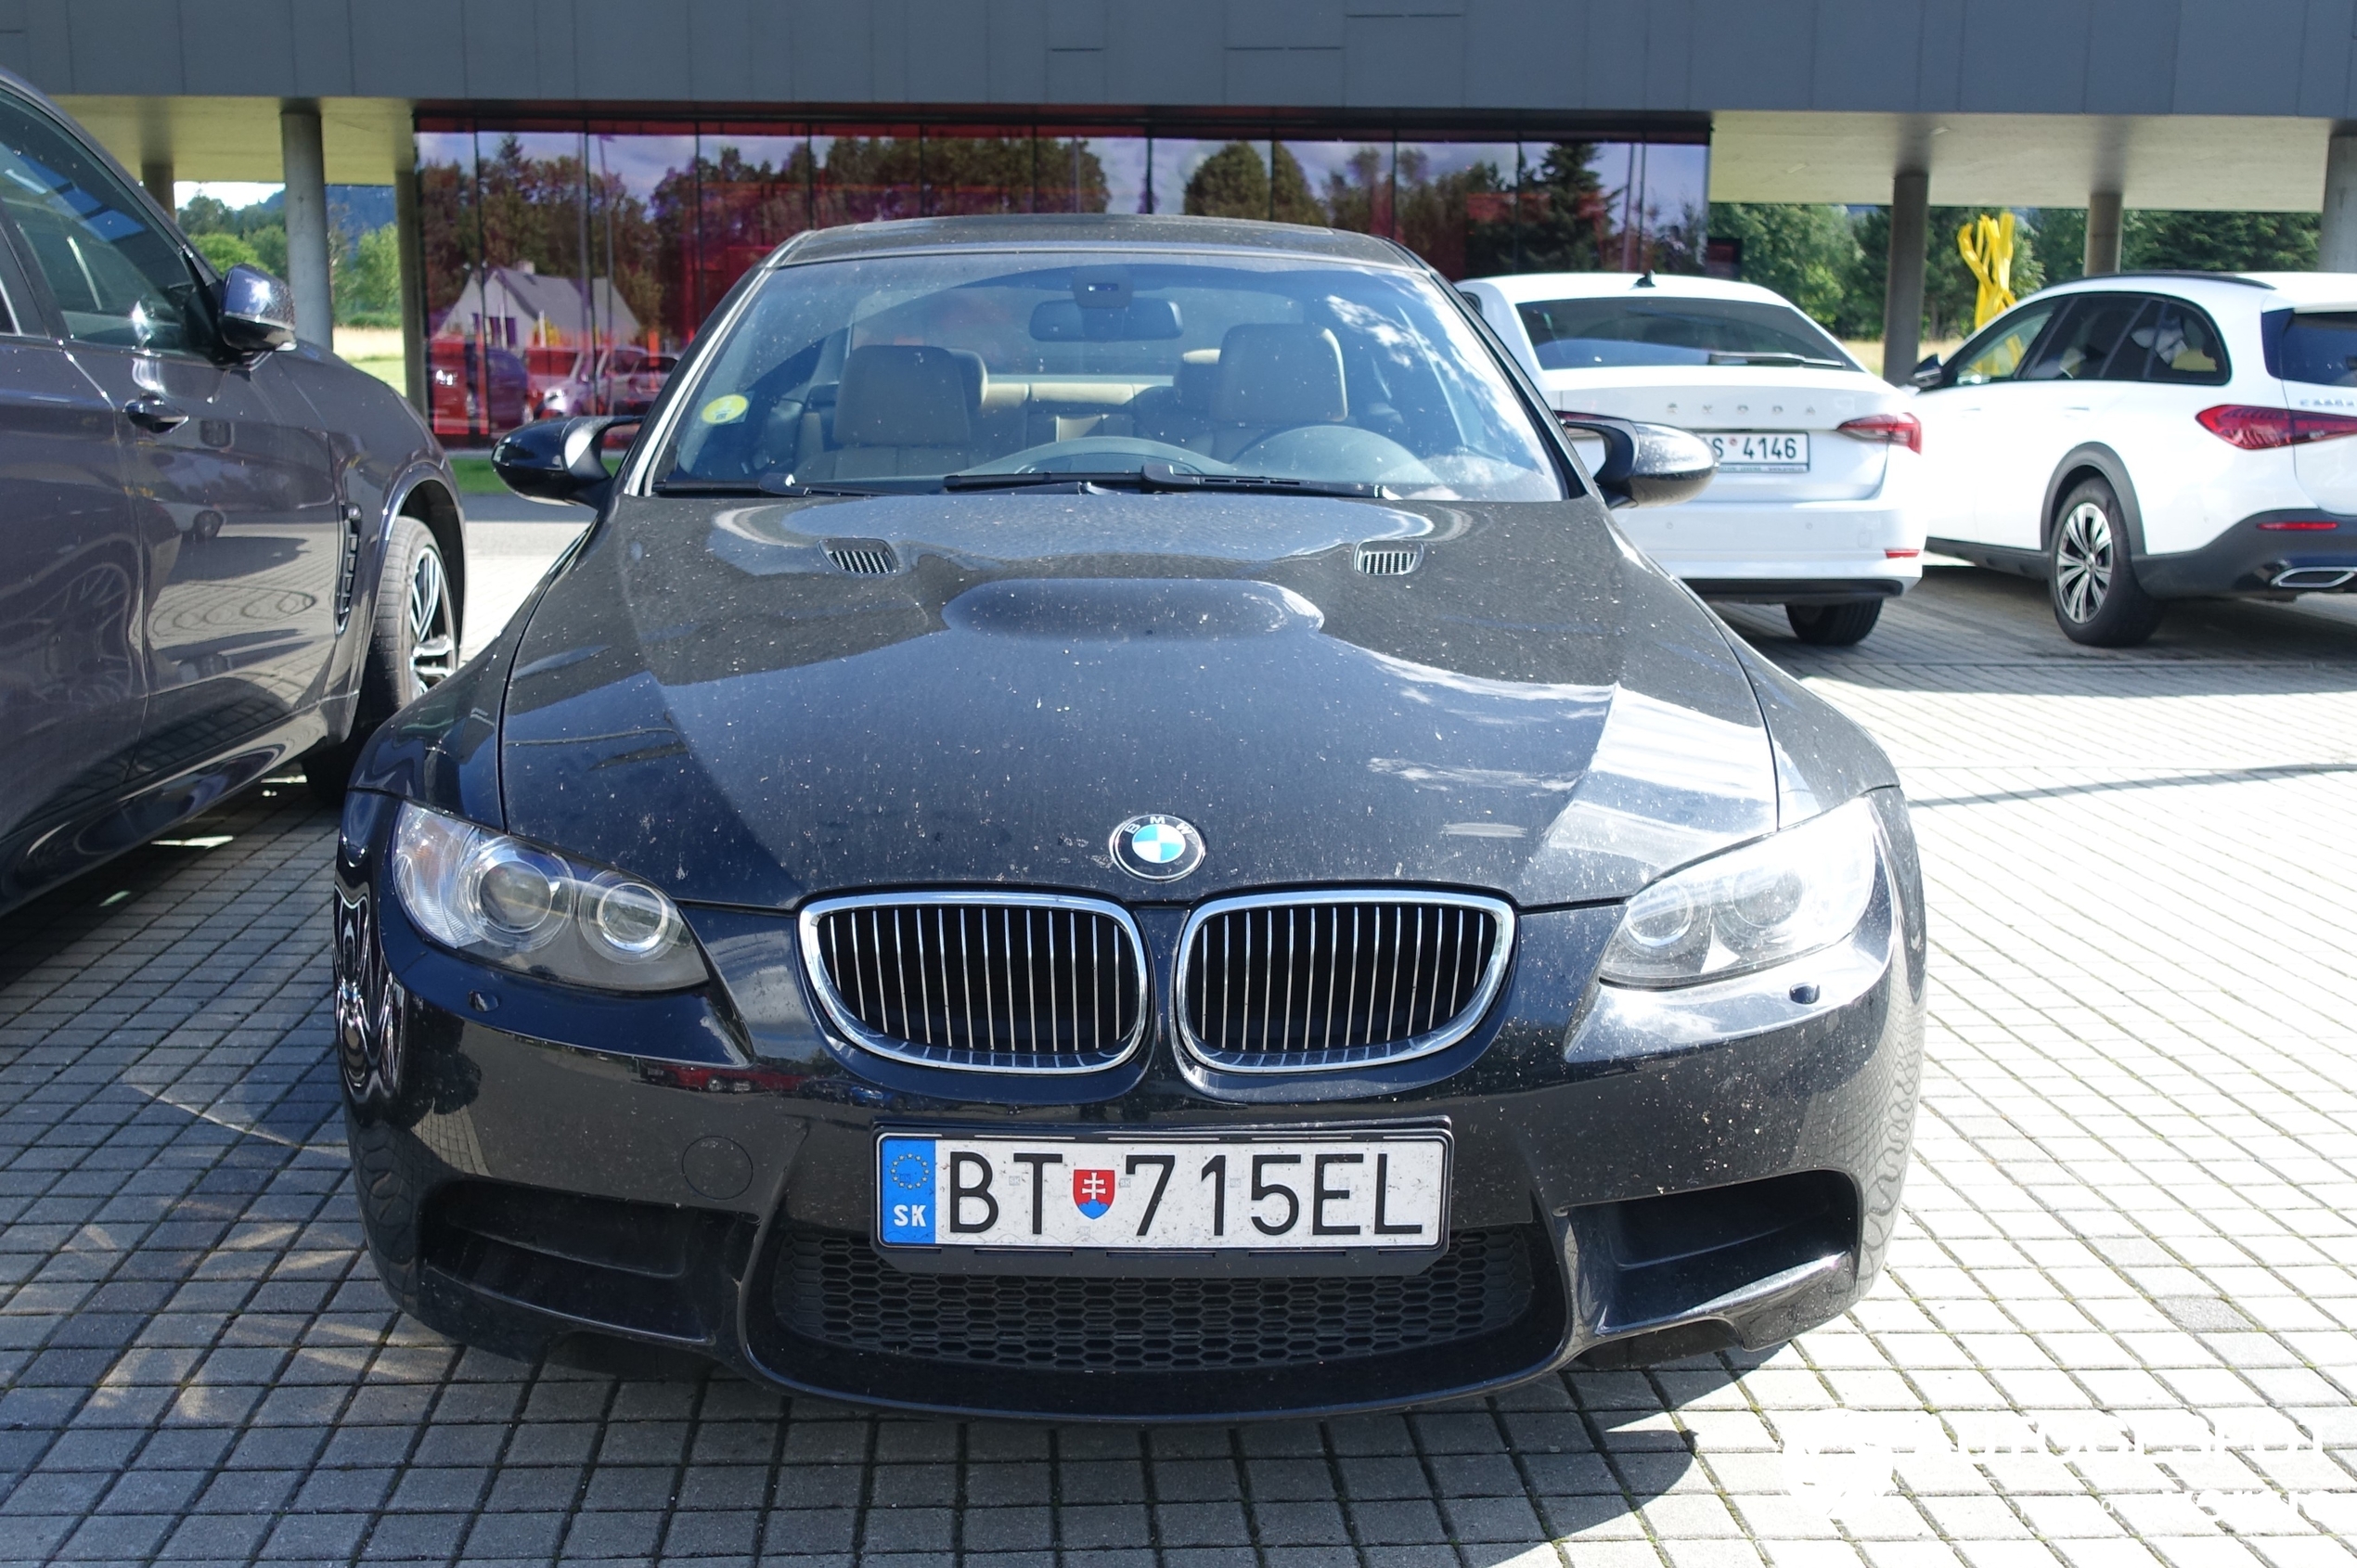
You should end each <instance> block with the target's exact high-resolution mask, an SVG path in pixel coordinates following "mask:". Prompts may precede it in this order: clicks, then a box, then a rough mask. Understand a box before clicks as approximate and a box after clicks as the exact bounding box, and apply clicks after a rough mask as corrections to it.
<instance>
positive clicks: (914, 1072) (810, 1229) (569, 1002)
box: [336, 791, 1924, 1420]
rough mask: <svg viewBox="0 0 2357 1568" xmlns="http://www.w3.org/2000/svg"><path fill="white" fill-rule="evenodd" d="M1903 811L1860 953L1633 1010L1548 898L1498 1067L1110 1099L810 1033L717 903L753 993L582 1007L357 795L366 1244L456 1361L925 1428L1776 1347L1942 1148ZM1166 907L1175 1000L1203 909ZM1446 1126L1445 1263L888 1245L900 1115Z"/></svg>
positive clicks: (1423, 1390)
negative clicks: (1156, 1258)
mask: <svg viewBox="0 0 2357 1568" xmlns="http://www.w3.org/2000/svg"><path fill="white" fill-rule="evenodd" d="M373 800H375V801H378V802H382V803H383V806H384V807H389V806H390V801H389V800H387V799H386V798H385V797H373ZM1877 800H1878V803H1880V804H1881V805H1882V807H1883V810H1882V817H1883V820H1884V823H1885V831H1886V844H1887V852H1886V859H1887V865H1888V866H1889V868H1890V870H1891V873H1892V874H1891V875H1890V876H1889V877H1888V878H1887V879H1886V881H1885V885H1884V891H1883V893H1882V894H1881V895H1880V896H1879V897H1878V899H1877V901H1876V904H1875V906H1874V909H1873V910H1872V911H1870V913H1869V916H1868V918H1867V919H1866V921H1865V922H1864V923H1863V924H1861V928H1860V930H1859V932H1857V933H1856V935H1855V936H1854V938H1853V939H1852V940H1851V941H1850V942H1849V943H1848V944H1846V945H1841V946H1837V947H1836V948H1834V949H1830V950H1828V951H1826V952H1823V953H1820V954H1817V955H1813V956H1811V957H1810V958H1805V959H1801V960H1797V961H1796V962H1795V963H1794V964H1791V965H1787V966H1785V967H1784V969H1783V970H1777V971H1771V972H1770V973H1767V974H1763V975H1758V976H1753V977H1748V978H1746V979H1744V980H1739V981H1734V982H1725V983H1719V984H1716V985H1711V986H1705V987H1697V988H1694V989H1693V990H1691V991H1687V992H1682V993H1674V994H1664V993H1640V992H1628V991H1622V990H1619V989H1616V988H1609V987H1600V986H1598V985H1596V984H1595V983H1593V982H1592V979H1591V976H1592V973H1593V970H1594V967H1595V963H1596V960H1597V958H1598V956H1599V954H1600V953H1601V951H1602V948H1603V945H1604V941H1605V940H1606V939H1607V938H1608V937H1609V935H1610V933H1611V932H1612V930H1613V928H1614V925H1615V924H1616V920H1617V917H1618V909H1617V906H1587V907H1580V908H1571V909H1558V910H1539V911H1527V912H1525V913H1524V914H1523V915H1522V917H1521V921H1520V927H1521V929H1520V934H1519V937H1518V940H1517V945H1516V952H1515V955H1514V958H1513V968H1512V970H1511V972H1510V974H1509V976H1508V979H1507V982H1506V986H1505V989H1504V991H1503V992H1502V994H1501V995H1500V998H1499V1000H1498V1002H1497V1003H1496V1004H1495V1005H1494V1006H1493V1007H1492V1009H1491V1010H1490V1014H1489V1016H1488V1018H1487V1019H1486V1020H1485V1021H1484V1022H1483V1024H1482V1026H1481V1027H1480V1028H1479V1029H1478V1030H1476V1031H1475V1034H1474V1035H1472V1036H1471V1037H1469V1038H1468V1039H1466V1040H1465V1041H1463V1042H1462V1043H1461V1044H1459V1045H1457V1046H1454V1047H1450V1048H1449V1050H1448V1051H1446V1052H1443V1053H1441V1054H1440V1055H1437V1056H1435V1057H1431V1058H1426V1059H1423V1060H1416V1061H1411V1062H1405V1063H1400V1064H1397V1066H1395V1067H1391V1068H1388V1069H1383V1070H1378V1071H1376V1072H1372V1073H1366V1074H1364V1075H1363V1076H1362V1075H1356V1074H1339V1075H1326V1076H1321V1077H1320V1078H1317V1079H1314V1080H1312V1079H1307V1078H1305V1079H1300V1080H1294V1081H1290V1082H1279V1081H1270V1080H1265V1079H1264V1080H1257V1081H1255V1082H1253V1083H1251V1084H1243V1083H1223V1082H1220V1081H1217V1080H1216V1079H1205V1078H1204V1075H1203V1074H1202V1073H1200V1072H1199V1071H1197V1072H1195V1073H1192V1074H1191V1075H1190V1074H1189V1073H1185V1072H1182V1071H1181V1070H1180V1068H1179V1066H1178V1062H1177V1060H1176V1059H1175V1057H1174V1054H1173V1051H1174V1047H1173V1045H1172V1042H1171V1040H1170V1039H1169V1037H1168V1033H1167V1029H1166V1027H1164V1028H1163V1029H1160V1030H1158V1031H1157V1033H1156V1034H1155V1035H1154V1036H1153V1039H1152V1041H1151V1043H1150V1046H1149V1048H1147V1049H1145V1050H1143V1051H1141V1052H1140V1053H1139V1055H1138V1056H1137V1057H1136V1058H1134V1059H1133V1060H1131V1061H1129V1062H1126V1063H1124V1064H1123V1065H1122V1066H1121V1067H1119V1068H1115V1069H1109V1070H1107V1071H1106V1072H1104V1073H1092V1074H1088V1075H1086V1076H1085V1078H1083V1079H1079V1080H1074V1079H1063V1080H1056V1081H1053V1082H1048V1081H1042V1080H1037V1079H1021V1078H1002V1077H1000V1076H998V1075H989V1076H987V1077H984V1076H981V1075H975V1074H965V1073H940V1072H937V1071H934V1070H929V1069H925V1068H921V1067H907V1066H901V1065H898V1064H893V1063H886V1062H882V1061H879V1060H875V1059H872V1058H867V1057H863V1056H862V1055H860V1054H859V1053H858V1052H857V1051H856V1049H855V1048H854V1047H849V1046H847V1045H845V1044H844V1043H843V1042H841V1041H838V1040H833V1039H831V1038H829V1037H828V1036H827V1035H824V1034H823V1033H822V1032H821V1031H820V1030H819V1029H818V1027H817V1026H816V1025H814V1024H813V1023H812V1022H810V1019H811V1014H810V1011H809V1009H808V998H807V995H806V989H805V987H804V986H803V985H802V983H801V982H800V971H799V969H798V967H797V966H798V959H797V958H795V957H794V951H795V948H794V943H793V940H792V929H793V928H792V917H791V916H790V915H783V914H769V913H766V912H764V913H749V912H744V911H720V910H712V909H690V910H689V919H690V923H691V924H692V925H693V926H694V927H695V930H696V932H697V935H698V937H699V939H700V940H701V941H702V944H703V945H704V947H705V950H706V952H707V953H708V954H709V955H710V956H711V957H712V959H713V963H714V967H715V971H716V972H717V973H718V974H719V975H721V976H722V980H721V981H719V982H717V983H714V984H712V985H711V986H709V987H707V988H706V989H705V990H703V991H701V992H691V993H686V994H680V995H675V996H663V997H644V998H616V997H586V996H584V995H583V994H581V993H578V992H567V991H565V990H563V989H562V988H559V987H553V986H547V985H543V984H540V983H535V982H532V981H529V980H526V979H522V978H521V977H518V976H514V975H510V974H508V973H506V972H504V971H494V970H487V969H485V968H483V967H482V966H479V965H476V964H473V963H471V962H469V961H466V960H463V959H460V958H455V957H453V956H451V955H449V954H446V953H444V952H441V951H439V950H436V949H433V948H431V947H429V946H428V945H425V944H424V943H423V942H422V941H421V940H420V939H419V936H418V935H417V933H416V932H414V931H413V930H412V929H411V928H410V926H409V925H408V922H407V920H406V918H405V917H404V915H403V914H402V912H401V910H400V908H399V906H398V905H397V903H395V902H393V900H391V899H390V898H380V896H379V892H380V877H379V874H378V865H377V860H378V856H379V855H380V850H381V845H382V843H383V841H384V838H385V836H386V833H387V832H388V831H389V829H390V821H391V817H392V815H393V813H392V811H391V810H390V809H384V808H372V807H369V806H364V807H363V808H361V809H360V810H359V811H357V812H355V813H354V816H355V817H356V818H370V817H371V814H372V811H373V826H368V827H366V828H364V830H363V831H362V832H360V833H359V834H356V835H353V834H348V835H347V838H346V841H345V842H344V845H343V847H342V852H341V854H340V856H339V868H338V899H337V906H338V932H337V943H336V957H337V977H338V984H337V1000H338V1006H337V1017H338V1032H339V1043H340V1052H341V1059H342V1061H343V1075H344V1080H345V1086H346V1090H347V1095H348V1099H349V1102H350V1131H351V1137H352V1143H353V1150H354V1166H355V1169H356V1172H357V1174H358V1178H359V1187H360V1191H361V1197H362V1212H363V1216H364V1219H365V1222H366V1226H367V1234H368V1240H369V1243H370V1247H371V1249H372V1253H373V1254H374V1256H375V1260H376V1263H377V1266H378V1270H379V1273H380V1276H381V1278H382V1279H384V1281H385V1283H386V1285H387V1287H388V1288H389V1290H390V1291H391V1292H392V1293H393V1296H394V1298H395V1299H396V1300H397V1301H398V1302H399V1304H400V1305H402V1306H403V1307H405V1308H406V1309H407V1310H408V1311H410V1312H412V1313H414V1314H416V1315H417V1316H418V1317H420V1318H422V1319H424V1320H425V1321H426V1322H427V1323H428V1324H430V1325H431V1326H432V1327H434V1328H436V1329H438V1330H442V1331H444V1332H445V1333H448V1334H450V1335H452V1336H453V1337H455V1338H457V1339H460V1340H463V1341H467V1342H470V1343H480V1344H483V1345H485V1346H486V1347H489V1348H493V1349H496V1350H500V1351H503V1352H506V1353H509V1354H514V1355H522V1356H531V1355H535V1354H537V1353H539V1352H541V1351H544V1350H546V1349H547V1348H548V1347H549V1346H550V1345H551V1344H552V1343H555V1342H558V1341H560V1340H562V1339H565V1338H566V1337H568V1336H571V1335H576V1334H585V1333H586V1334H592V1335H597V1336H601V1337H604V1338H607V1339H620V1340H624V1341H629V1342H636V1343H639V1344H642V1345H647V1346H669V1347H673V1348H676V1349H683V1350H689V1351H694V1352H697V1353H700V1354H702V1355H704V1356H712V1357H715V1358H716V1359H718V1360H720V1361H722V1362H724V1363H726V1364H728V1365H729V1366H731V1367H733V1368H735V1369H738V1370H739V1371H741V1373H743V1374H744V1375H746V1376H749V1377H752V1378H755V1379H758V1380H761V1381H764V1382H769V1383H771V1384H773V1385H776V1386H778V1387H780V1388H784V1389H787V1390H790V1391H794V1392H804V1393H812V1394H823V1395H827V1396H831V1397H838V1398H844V1399H850V1400H853V1401H857V1402H860V1403H864V1404H870V1405H882V1406H893V1407H905V1408H912V1409H923V1410H932V1411H946V1412H960V1413H984V1412H986V1413H991V1414H997V1415H1012V1416H1021V1417H1037V1418H1046V1419H1055V1420H1075V1419H1077V1420H1089V1419H1113V1420H1233V1419H1244V1418H1252V1417H1258V1416H1268V1415H1276V1414H1286V1415H1298V1414H1331V1413H1335V1412H1341V1411H1346V1410H1355V1409H1370V1408H1381V1407H1397V1406H1400V1405H1405V1404H1410V1403H1420V1402H1423V1401H1428V1400H1434V1399H1441V1398H1450V1397H1457V1396H1461V1395H1464V1394H1477V1393H1481V1392H1484V1391H1486V1390H1489V1389H1494V1388H1499V1387H1502V1386H1506V1385H1508V1384H1511V1383H1513V1382H1519V1381H1521V1380H1523V1379H1526V1378H1528V1377H1533V1376H1537V1375H1539V1374H1542V1373H1544V1372H1546V1371H1549V1370H1551V1369H1555V1368H1558V1367H1561V1366H1563V1365H1565V1364H1566V1363H1567V1362H1570V1361H1572V1360H1574V1359H1578V1358H1584V1359H1585V1361H1586V1362H1587V1364H1590V1365H1612V1364H1631V1363H1636V1362H1642V1361H1647V1360H1655V1359H1663V1358H1668V1357H1673V1356H1684V1355H1689V1354H1694V1353H1695V1352H1698V1351H1702V1350H1707V1349H1711V1348H1717V1347H1720V1346H1724V1345H1727V1344H1732V1343H1740V1344H1743V1345H1745V1346H1750V1347H1755V1348H1757V1347H1763V1346H1766V1345H1769V1344H1772V1343H1778V1342H1780V1341H1782V1340H1784V1339H1786V1338H1789V1337H1791V1336H1792V1335H1793V1334H1795V1333H1797V1332H1799V1331H1801V1330H1805V1329H1807V1328H1810V1327H1811V1326H1813V1325H1815V1324H1817V1323H1820V1322H1822V1321H1823V1320H1825V1319H1826V1318H1827V1317H1832V1316H1834V1315H1835V1314H1836V1313H1838V1312H1840V1311H1841V1310H1843V1309H1844V1308H1845V1307H1846V1306H1847V1305H1848V1304H1849V1303H1850V1302H1851V1301H1852V1300H1854V1299H1855V1298H1856V1297H1857V1295H1858V1294H1859V1293H1861V1292H1862V1291H1863V1290H1864V1289H1865V1288H1866V1287H1867V1285H1868V1284H1869V1283H1871V1281H1872V1279H1874V1275H1875V1273H1876V1272H1877V1270H1878V1269H1879V1267H1880V1265H1881V1261H1882V1257H1883V1254H1884V1251H1885V1248H1886V1246H1887V1240H1888V1237H1889V1232H1890V1227H1891V1224H1892V1221H1893V1218H1894V1215H1895V1214H1896V1209H1897V1204H1898V1201H1899V1194H1900V1181H1901V1177H1902V1174H1903V1171H1904V1168H1905V1164H1906V1160H1907V1154H1908V1150H1909V1146H1910V1142H1911V1139H1912V1131H1913V1112H1914V1101H1915V1092H1916V1080H1917V1073H1918V1065H1919V1060H1920V1055H1921V1047H1922V1033H1923V999H1924V970H1923V962H1924V944H1923V924H1922V916H1921V907H1920V894H1919V891H1918V890H1919V878H1918V874H1917V872H1916V868H1915V864H1914V855H1913V842H1912V838H1911V837H1910V836H1909V834H1908V831H1907V828H1906V823H1905V815H1904V812H1905V808H1904V806H1903V805H1902V804H1901V803H1900V802H1899V801H1898V798H1897V796H1896V794H1895V792H1890V791H1886V792H1883V794H1881V795H1879V796H1878V797H1877ZM1136 913H1137V917H1138V919H1139V922H1140V927H1141V928H1142V929H1143V930H1144V931H1145V932H1146V935H1147V941H1148V945H1149V946H1150V948H1152V949H1153V950H1154V951H1155V953H1156V954H1157V957H1158V961H1159V963H1160V965H1161V967H1162V972H1161V973H1160V974H1159V975H1158V977H1157V979H1158V986H1157V993H1158V994H1161V995H1167V994H1168V993H1167V989H1166V985H1167V968H1168V965H1169V962H1170V950H1171V948H1172V946H1173V944H1174V939H1175V936H1176V933H1177V931H1178V925H1179V923H1180V921H1181V920H1182V919H1183V915H1184V911H1183V910H1182V909H1179V908H1177V907H1174V906H1140V907H1139V908H1138V909H1137V911H1136ZM1810 987H1814V991H1813V993H1811V992H1810V990H1809V989H1808V988H1810ZM1796 996H1811V999H1810V1000H1809V1001H1805V1002H1804V1001H1797V1000H1795V999H1794V998H1795V997H1796ZM1436 1122H1441V1123H1445V1124H1446V1125H1448V1127H1449V1130H1450V1133H1451V1135H1452V1137H1453V1140H1454V1146H1455V1175H1454V1183H1453V1195H1452V1206H1451V1229H1452V1242H1451V1246H1450V1248H1449V1253H1448V1254H1447V1255H1446V1256H1444V1257H1443V1258H1442V1259H1441V1261H1440V1262H1439V1263H1437V1264H1435V1265H1433V1266H1430V1267H1429V1268H1427V1269H1425V1270H1424V1271H1423V1273H1421V1274H1418V1275H1413V1276H1407V1277H1397V1276H1379V1275H1369V1274H1367V1273H1365V1272H1363V1271H1354V1266H1353V1264H1352V1262H1351V1260H1348V1259H1346V1258H1332V1259H1324V1260H1320V1259H1303V1258H1298V1257H1295V1258H1291V1259H1287V1260H1285V1261H1284V1262H1282V1264H1280V1263H1275V1262H1271V1261H1269V1260H1268V1259H1265V1258H1264V1259H1245V1260H1242V1261H1241V1262H1237V1261H1232V1260H1231V1261H1230V1262H1229V1263H1227V1264H1225V1265H1221V1264H1215V1263H1213V1262H1211V1261H1209V1260H1205V1261H1204V1262H1203V1263H1202V1264H1201V1265H1200V1266H1195V1267H1192V1268H1179V1269H1177V1270H1175V1271H1174V1270H1172V1269H1170V1268H1162V1269H1158V1270H1156V1271H1154V1273H1155V1274H1159V1275H1160V1276H1161V1277H1159V1278H1156V1277H1154V1275H1153V1274H1149V1273H1147V1272H1146V1271H1144V1270H1140V1269H1134V1268H1133V1269H1132V1270H1131V1271H1130V1272H1128V1273H1127V1274H1124V1273H1122V1272H1120V1271H1119V1268H1118V1266H1115V1265H1107V1264H1104V1263H1102V1262H1100V1263H1098V1264H1095V1265H1090V1264H1088V1263H1087V1262H1085V1261H1083V1262H1079V1263H1073V1264H1067V1265H1066V1266H1063V1267H1062V1268H1059V1267H1058V1266H1056V1265H1054V1264H1053V1263H1049V1264H1042V1265H1037V1266H1035V1265H1032V1264H1031V1263H1030V1262H1029V1260H1026V1263H1025V1265H1024V1266H1025V1268H1026V1270H1027V1271H1026V1272H1024V1273H1020V1274H1012V1275H1011V1274H1006V1273H995V1274H994V1273H987V1272H982V1271H978V1270H975V1271H967V1270H961V1269H960V1268H957V1267H949V1268H947V1271H940V1270H939V1268H938V1267H937V1268H936V1270H935V1271H929V1272H904V1271H903V1270H902V1269H901V1268H900V1267H899V1266H897V1265H895V1263H893V1262H890V1261H887V1260H886V1259H884V1258H882V1257H881V1256H880V1255H879V1254H878V1253H876V1251H875V1249H874V1248H873V1247H872V1246H871V1245H870V1243H869V1237H870V1235H871V1231H872V1222H873V1210H874V1205H875V1189H874V1176H873V1153H872V1150H873V1139H874V1136H875V1132H876V1129H877V1127H878V1126H879V1125H884V1124H889V1125H904V1126H905V1125H912V1124H913V1125H926V1126H937V1127H944V1128H960V1127H965V1128H986V1129H989V1130H993V1131H1001V1132H1003V1131H1007V1130H1011V1129H1012V1128H1015V1127H1024V1128H1026V1129H1037V1130H1038V1131H1040V1132H1042V1133H1047V1132H1050V1131H1053V1130H1056V1129H1059V1128H1062V1129H1072V1130H1077V1129H1082V1128H1086V1129H1088V1130H1092V1131H1098V1132H1102V1131H1105V1130H1107V1129H1109V1128H1113V1127H1121V1128H1137V1129H1145V1128H1155V1129H1177V1128H1188V1129H1194V1130H1203V1129H1208V1128H1237V1129H1243V1128H1251V1129H1260V1130H1266V1129H1270V1128H1275V1127H1281V1126H1302V1125H1320V1126H1333V1125H1337V1124H1342V1125H1356V1126H1367V1125H1384V1124H1385V1123H1415V1124H1419V1125H1432V1124H1434V1123H1436ZM1010 1266H1011V1265H1008V1264H1006V1263H999V1264H996V1265H993V1267H996V1268H999V1269H1005V1268H1008V1267H1010ZM1108 1267H1112V1268H1114V1272H1111V1273H1108V1272H1106V1271H1105V1270H1106V1269H1107V1268H1108Z"/></svg>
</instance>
